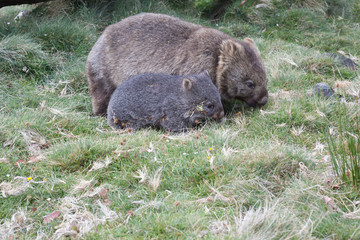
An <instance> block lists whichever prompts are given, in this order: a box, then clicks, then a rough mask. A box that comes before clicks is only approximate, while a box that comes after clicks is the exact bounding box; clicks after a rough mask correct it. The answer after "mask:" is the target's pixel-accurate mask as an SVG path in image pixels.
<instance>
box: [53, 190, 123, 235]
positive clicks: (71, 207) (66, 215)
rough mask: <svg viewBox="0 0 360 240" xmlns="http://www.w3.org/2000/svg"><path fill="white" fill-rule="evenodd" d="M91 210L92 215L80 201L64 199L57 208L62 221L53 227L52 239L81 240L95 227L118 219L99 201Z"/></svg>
mask: <svg viewBox="0 0 360 240" xmlns="http://www.w3.org/2000/svg"><path fill="white" fill-rule="evenodd" d="M91 208H92V209H94V211H95V212H94V213H92V212H90V211H89V208H88V207H87V206H86V204H85V203H84V202H82V201H81V200H79V199H77V198H75V197H65V198H64V199H63V200H62V204H61V205H60V207H59V211H60V212H61V215H62V219H63V220H62V223H61V224H59V225H58V226H56V227H55V228H56V229H57V230H56V231H55V233H54V235H53V236H52V239H61V238H64V237H73V238H81V237H82V236H84V234H86V233H88V232H90V231H91V230H92V229H94V228H95V227H96V226H97V225H99V224H104V223H105V222H106V221H113V220H116V219H117V218H118V217H119V215H118V214H117V213H116V212H114V211H112V210H110V209H109V208H108V207H107V206H105V205H104V204H103V203H102V202H101V201H100V200H98V201H96V203H95V205H92V206H91Z"/></svg>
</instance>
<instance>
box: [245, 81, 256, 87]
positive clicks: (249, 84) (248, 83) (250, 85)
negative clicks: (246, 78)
mask: <svg viewBox="0 0 360 240" xmlns="http://www.w3.org/2000/svg"><path fill="white" fill-rule="evenodd" d="M246 85H247V86H248V87H249V88H251V89H254V88H255V84H254V83H252V82H246Z"/></svg>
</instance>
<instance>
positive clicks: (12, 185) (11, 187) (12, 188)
mask: <svg viewBox="0 0 360 240" xmlns="http://www.w3.org/2000/svg"><path fill="white" fill-rule="evenodd" d="M28 188H31V183H30V181H29V180H28V179H27V178H25V177H15V178H14V179H13V180H12V181H11V182H5V181H4V182H2V183H0V189H1V194H2V196H3V197H4V198H6V197H7V196H6V195H10V196H16V195H20V194H22V193H24V192H25V191H26V190H27V189H28Z"/></svg>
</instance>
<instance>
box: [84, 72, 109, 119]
mask: <svg viewBox="0 0 360 240" xmlns="http://www.w3.org/2000/svg"><path fill="white" fill-rule="evenodd" d="M91 70H92V68H91V66H89V67H88V70H87V73H88V75H89V76H88V82H89V90H90V94H91V103H92V107H93V113H94V115H100V116H104V115H106V110H107V107H108V104H109V101H110V97H111V94H112V93H113V92H114V90H115V87H114V86H113V85H112V84H111V83H110V81H107V79H106V77H105V76H102V77H100V76H99V74H97V73H95V72H93V71H91Z"/></svg>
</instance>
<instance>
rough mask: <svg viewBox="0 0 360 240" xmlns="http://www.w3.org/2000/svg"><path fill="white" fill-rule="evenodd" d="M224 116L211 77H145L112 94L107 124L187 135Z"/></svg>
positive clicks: (131, 81) (134, 80) (129, 81)
mask: <svg viewBox="0 0 360 240" xmlns="http://www.w3.org/2000/svg"><path fill="white" fill-rule="evenodd" d="M223 116H224V109H223V106H222V103H221V98H220V94H219V92H218V90H217V89H216V87H215V85H214V84H213V83H212V82H211V79H210V77H209V75H207V73H205V72H204V73H201V74H198V75H188V76H174V75H166V74H152V73H148V74H141V75H137V76H135V77H132V78H130V79H129V80H127V81H125V82H124V83H123V84H121V85H120V86H119V87H118V88H117V89H116V90H115V91H114V93H113V94H112V96H111V99H110V102H109V106H108V109H107V120H108V123H109V125H110V126H112V127H114V128H132V129H134V130H136V129H139V128H142V127H147V126H151V127H155V128H163V129H164V130H166V131H173V132H178V131H183V130H186V129H187V128H192V127H194V126H196V125H198V124H199V123H201V122H203V121H204V120H205V119H207V118H213V119H215V120H220V119H221V118H222V117H223Z"/></svg>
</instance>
